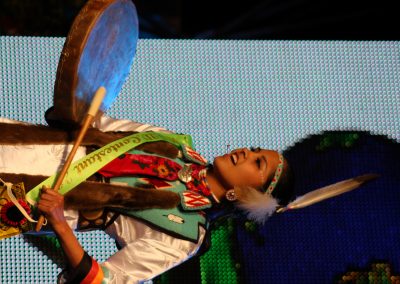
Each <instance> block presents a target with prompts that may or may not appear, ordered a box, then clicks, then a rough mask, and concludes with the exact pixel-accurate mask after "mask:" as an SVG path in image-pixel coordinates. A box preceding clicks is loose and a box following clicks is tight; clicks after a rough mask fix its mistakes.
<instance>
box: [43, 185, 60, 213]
mask: <svg viewBox="0 0 400 284" xmlns="http://www.w3.org/2000/svg"><path fill="white" fill-rule="evenodd" d="M38 208H39V210H40V211H43V212H45V213H47V212H49V211H51V210H53V209H54V208H61V209H64V196H63V195H61V194H60V193H58V192H56V191H54V190H52V189H50V188H43V189H42V190H41V194H40V200H39V202H38Z"/></svg>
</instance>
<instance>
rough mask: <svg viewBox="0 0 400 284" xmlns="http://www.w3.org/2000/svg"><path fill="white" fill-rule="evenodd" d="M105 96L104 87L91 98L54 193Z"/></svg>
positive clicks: (41, 217)
mask: <svg viewBox="0 0 400 284" xmlns="http://www.w3.org/2000/svg"><path fill="white" fill-rule="evenodd" d="M105 94H106V89H105V88H104V87H100V88H99V89H98V90H97V91H96V94H95V95H94V97H93V100H92V102H91V104H90V107H89V110H88V112H87V114H86V117H85V119H84V121H83V124H82V127H81V129H80V131H79V135H78V137H77V138H76V140H75V143H74V146H73V147H72V150H71V152H70V153H69V155H68V157H67V160H66V161H65V163H64V165H63V167H62V170H61V172H60V173H59V174H58V176H57V180H56V183H55V185H54V186H53V190H55V191H58V190H59V188H60V186H61V184H62V182H63V179H64V177H65V175H66V174H67V171H68V168H69V166H70V165H71V163H72V160H73V158H74V156H75V154H76V151H77V150H78V147H79V146H80V144H81V142H82V140H83V137H84V136H85V134H86V131H87V130H88V128H89V127H90V125H91V124H92V122H93V119H94V117H95V116H96V113H97V111H98V110H99V108H100V106H101V103H102V101H103V99H104V96H105ZM44 221H45V218H44V216H43V215H41V216H40V217H39V220H38V222H37V224H36V228H35V230H36V232H39V231H40V229H41V228H42V226H43V222H44Z"/></svg>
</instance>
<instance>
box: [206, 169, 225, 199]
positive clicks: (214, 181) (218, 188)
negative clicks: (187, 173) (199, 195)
mask: <svg viewBox="0 0 400 284" xmlns="http://www.w3.org/2000/svg"><path fill="white" fill-rule="evenodd" d="M207 183H208V185H209V187H210V191H211V194H212V195H213V196H214V198H215V199H217V201H221V200H222V199H223V198H224V197H225V193H226V189H225V187H224V186H223V185H222V184H221V183H220V182H219V180H218V178H217V177H216V176H215V174H214V171H213V169H212V168H209V169H208V170H207Z"/></svg>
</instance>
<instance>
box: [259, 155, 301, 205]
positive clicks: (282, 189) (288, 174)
mask: <svg viewBox="0 0 400 284" xmlns="http://www.w3.org/2000/svg"><path fill="white" fill-rule="evenodd" d="M268 185H269V183H267V184H266V185H265V186H268ZM272 196H273V197H274V198H276V199H277V200H278V203H279V205H282V206H285V205H287V204H288V203H289V202H290V201H291V200H292V199H293V198H294V174H293V171H292V169H291V167H290V165H289V163H288V162H287V160H286V159H285V158H284V166H283V172H282V175H281V177H280V179H279V182H278V184H277V185H276V187H275V189H274V191H272Z"/></svg>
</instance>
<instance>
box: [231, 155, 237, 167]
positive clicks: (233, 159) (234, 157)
mask: <svg viewBox="0 0 400 284" xmlns="http://www.w3.org/2000/svg"><path fill="white" fill-rule="evenodd" d="M231 159H232V163H233V164H234V165H236V163H237V160H238V157H237V155H236V154H232V155H231Z"/></svg>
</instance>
